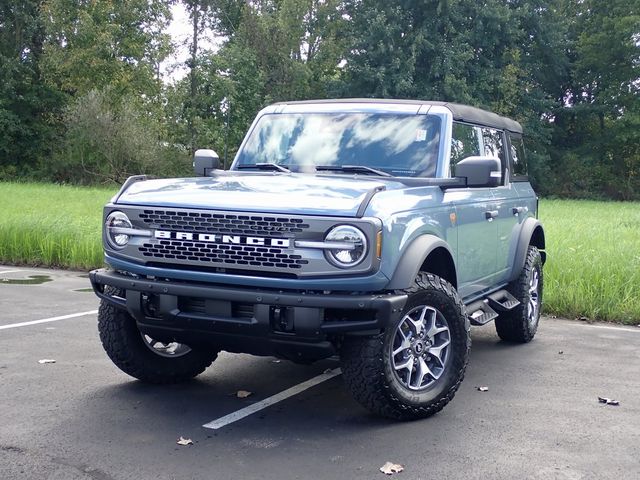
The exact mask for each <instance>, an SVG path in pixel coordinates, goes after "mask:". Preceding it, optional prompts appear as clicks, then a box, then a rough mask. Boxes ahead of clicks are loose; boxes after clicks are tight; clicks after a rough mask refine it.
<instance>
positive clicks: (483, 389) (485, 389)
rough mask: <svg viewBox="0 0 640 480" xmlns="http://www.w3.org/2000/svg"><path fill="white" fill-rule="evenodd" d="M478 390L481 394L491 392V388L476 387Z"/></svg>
mask: <svg viewBox="0 0 640 480" xmlns="http://www.w3.org/2000/svg"><path fill="white" fill-rule="evenodd" d="M476 388H477V389H478V391H479V392H488V391H489V387H476Z"/></svg>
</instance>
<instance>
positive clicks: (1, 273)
mask: <svg viewBox="0 0 640 480" xmlns="http://www.w3.org/2000/svg"><path fill="white" fill-rule="evenodd" d="M17 272H24V270H5V271H4V272H0V275H4V274H5V273H17Z"/></svg>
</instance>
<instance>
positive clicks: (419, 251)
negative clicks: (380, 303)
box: [387, 234, 455, 290]
mask: <svg viewBox="0 0 640 480" xmlns="http://www.w3.org/2000/svg"><path fill="white" fill-rule="evenodd" d="M436 248H444V249H445V250H446V251H447V252H448V253H449V256H450V257H451V261H452V263H453V265H454V267H455V262H454V261H453V258H454V257H453V253H452V252H451V248H450V247H449V245H448V244H447V242H445V241H444V240H442V239H441V238H440V237H437V236H435V235H432V234H424V235H420V236H419V237H417V238H415V239H414V240H412V241H411V243H410V244H409V246H408V247H407V248H406V249H405V250H404V253H403V254H402V258H401V259H400V261H399V262H398V265H397V266H396V269H395V271H394V272H393V276H392V277H391V281H390V282H389V284H388V285H387V288H388V289H390V290H402V289H405V288H409V287H410V286H411V284H412V283H413V281H414V279H415V278H416V276H417V275H418V272H419V271H420V268H421V267H422V264H423V263H424V261H425V259H426V258H427V257H428V256H429V254H430V253H431V252H433V251H434V250H435V249H436Z"/></svg>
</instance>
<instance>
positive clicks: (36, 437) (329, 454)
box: [0, 266, 640, 480]
mask: <svg viewBox="0 0 640 480" xmlns="http://www.w3.org/2000/svg"><path fill="white" fill-rule="evenodd" d="M34 276H47V277H48V280H49V281H45V282H43V283H39V282H41V281H43V280H45V279H44V278H31V277H34ZM24 281H27V282H33V283H32V284H24ZM89 287H90V286H89V282H88V279H87V277H86V274H83V273H80V272H69V271H52V270H42V269H31V268H24V267H11V266H0V479H2V480H4V479H7V480H13V479H64V480H67V479H93V480H115V479H117V480H120V479H143V480H144V479H180V480H183V479H216V480H218V479H221V480H226V479H278V480H285V479H375V478H381V479H382V478H385V475H384V474H383V473H381V472H380V471H379V468H380V467H381V466H382V465H383V464H384V463H385V462H386V461H390V462H393V463H397V464H401V465H403V466H404V471H402V472H400V473H397V474H395V475H394V476H393V477H394V478H398V479H406V480H409V479H425V480H426V479H448V478H453V479H455V478H465V479H483V480H486V479H502V478H504V479H512V478H518V479H526V478H536V479H537V478H539V479H545V480H548V479H572V480H573V479H627V478H628V479H638V478H640V450H639V447H638V446H639V445H640V328H637V327H619V326H612V325H589V324H585V323H583V322H574V321H568V320H560V319H551V318H544V319H543V320H542V323H541V326H540V329H539V332H538V335H537V336H536V338H535V339H534V341H533V342H531V343H529V344H527V345H509V344H505V343H503V342H501V341H500V340H499V339H498V337H497V336H496V334H495V331H494V328H493V325H488V326H485V327H482V328H476V329H474V330H472V338H473V346H472V353H471V360H470V364H469V368H468V369H467V375H466V378H465V380H464V382H463V384H462V386H461V388H460V390H459V392H458V394H457V395H456V397H455V399H454V400H453V402H452V403H450V404H449V405H448V406H447V407H446V408H445V409H444V410H443V411H442V412H440V413H439V414H437V415H436V416H434V417H432V418H430V419H425V420H421V421H415V422H394V421H390V420H385V419H380V418H377V417H374V416H372V415H371V414H369V413H368V412H367V411H366V410H365V409H364V408H362V407H361V406H359V405H358V404H357V403H356V402H355V401H354V400H352V398H351V397H350V396H349V393H348V392H347V391H346V389H345V388H344V386H343V384H342V378H341V376H340V375H336V376H334V377H333V378H330V379H328V380H325V381H321V380H323V377H320V380H318V381H319V383H318V384H317V385H315V386H312V387H310V388H306V387H305V386H304V385H305V384H303V382H306V381H308V380H310V379H314V378H316V377H318V376H319V375H322V374H323V372H325V371H326V370H327V369H335V368H337V367H338V365H337V363H335V362H331V361H324V362H320V363H318V364H314V365H311V366H301V365H296V364H293V363H291V362H287V361H275V360H274V359H273V358H267V357H252V356H249V355H237V354H229V353H223V354H221V355H220V357H219V358H218V360H216V362H214V364H213V365H212V366H211V367H210V368H209V369H208V370H207V371H205V373H204V374H202V375H201V376H199V377H198V378H197V379H196V380H194V381H192V382H189V383H187V384H183V385H178V386H148V385H144V384H142V383H140V382H138V381H136V380H134V379H132V378H130V377H128V376H127V375H125V374H124V373H122V372H120V371H119V370H118V369H117V368H116V367H115V366H114V365H113V364H112V363H111V362H110V360H109V359H108V358H107V356H106V354H105V353H104V351H103V349H102V346H101V345H100V342H99V338H98V334H97V328H96V314H95V313H93V312H95V310H97V307H98V300H97V298H96V297H95V296H94V295H93V293H92V292H91V291H88V290H87V289H88V288H89ZM41 320H42V321H43V322H40V323H34V322H36V321H41ZM639 321H640V320H639ZM44 359H50V360H55V363H44V364H41V363H39V362H38V361H39V360H44ZM300 384H303V387H301V388H299V389H300V390H302V391H301V392H300V393H298V394H296V395H292V396H290V397H288V398H286V399H284V400H282V401H277V402H274V403H273V405H271V406H268V407H267V408H263V409H260V410H258V411H256V412H255V413H252V414H250V415H248V416H246V417H244V418H239V419H238V420H235V421H232V422H231V423H229V424H227V425H225V426H223V427H221V428H219V429H216V430H213V429H210V428H205V427H203V425H205V424H207V423H209V422H212V421H214V420H216V419H220V418H221V417H224V416H226V415H230V414H234V412H238V411H246V410H243V409H246V408H247V407H250V406H252V405H255V404H256V403H258V402H261V401H263V400H265V399H268V398H270V397H272V396H274V395H276V394H279V393H281V392H283V391H287V389H290V388H291V387H296V386H299V385H300ZM480 386H486V387H488V391H486V392H481V391H479V390H478V389H477V387H480ZM238 390H245V391H248V392H251V395H250V396H248V397H246V398H238V397H237V395H236V392H237V391H238ZM598 396H600V397H608V398H612V399H615V400H618V401H619V403H620V405H619V406H614V405H605V404H602V403H599V402H598V399H597V397H598ZM234 418H235V417H234ZM180 437H184V438H188V439H191V440H192V442H193V445H187V446H181V445H178V444H177V443H176V441H177V439H179V438H180Z"/></svg>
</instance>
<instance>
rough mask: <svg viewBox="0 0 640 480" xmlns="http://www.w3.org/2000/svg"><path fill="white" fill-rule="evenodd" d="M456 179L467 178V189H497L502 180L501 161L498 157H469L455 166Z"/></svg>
mask: <svg viewBox="0 0 640 480" xmlns="http://www.w3.org/2000/svg"><path fill="white" fill-rule="evenodd" d="M455 175H456V177H465V178H466V179H467V187H497V186H498V185H500V180H501V179H502V168H501V165H500V159H498V158H496V157H475V156H474V157H467V158H464V159H462V160H460V161H459V162H458V163H457V164H456V166H455Z"/></svg>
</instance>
